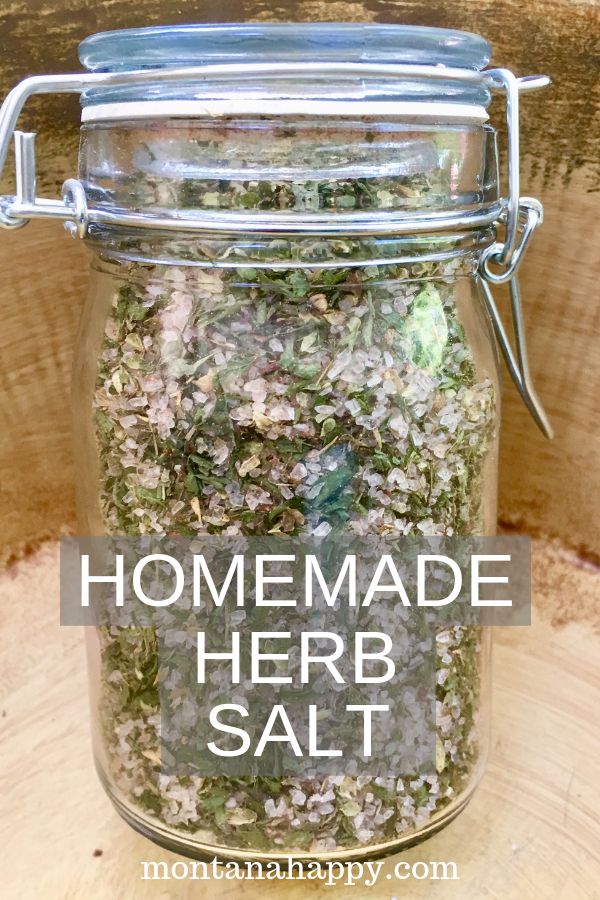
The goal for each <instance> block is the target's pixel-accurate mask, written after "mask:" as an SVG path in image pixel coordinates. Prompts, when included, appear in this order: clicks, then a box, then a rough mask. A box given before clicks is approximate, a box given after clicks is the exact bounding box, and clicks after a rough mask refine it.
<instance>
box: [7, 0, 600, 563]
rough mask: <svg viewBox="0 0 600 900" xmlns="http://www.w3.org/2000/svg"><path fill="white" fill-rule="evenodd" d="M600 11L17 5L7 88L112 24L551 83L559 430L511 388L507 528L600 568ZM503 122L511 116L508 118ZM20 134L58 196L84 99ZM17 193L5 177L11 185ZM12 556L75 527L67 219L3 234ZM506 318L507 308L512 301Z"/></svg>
mask: <svg viewBox="0 0 600 900" xmlns="http://www.w3.org/2000/svg"><path fill="white" fill-rule="evenodd" d="M598 12H599V7H598V4H597V3H596V2H595V0H540V2H537V3H536V4H535V5H532V6H529V7H523V5H522V4H520V3H517V2H516V0H450V2H446V0H444V2H441V0H438V2H418V0H402V2H400V0H366V2H364V3H359V2H309V0H304V2H296V3H293V2H288V3H281V4H280V3H277V2H274V3H266V2H261V0H229V2H228V3H227V5H226V7H224V5H223V4H218V3H215V2H204V3H202V4H201V5H200V6H198V4H197V3H195V2H192V0H180V2H179V3H178V4H176V5H175V6H173V5H170V4H167V3H165V2H164V0H140V2H138V3H136V4H135V5H132V4H128V3H125V2H122V0H111V2H100V3H97V4H94V5H93V7H92V6H91V5H89V4H87V3H84V2H82V0H53V2H40V0H31V2H29V0H13V2H11V3H9V4H8V5H7V6H5V7H4V9H3V10H0V51H1V52H0V91H5V90H8V88H9V87H10V86H11V85H12V84H14V83H15V81H16V80H18V79H19V78H21V77H24V76H25V75H27V74H29V73H31V72H49V71H73V70H74V69H77V67H78V63H77V59H76V44H77V42H78V41H79V40H80V39H81V38H82V37H84V36H85V35H86V34H88V33H90V32H93V31H96V30H102V29H107V28H116V27H124V26H132V25H142V24H146V25H147V24H156V23H159V22H174V21H194V20H197V21H218V20H220V19H226V20H229V21H234V20H244V19H253V20H256V19H258V20H267V19H278V20H285V19H298V20H313V21H319V20H323V21H324V20H340V19H342V20H343V19H346V20H354V21H376V22H385V21H387V22H401V21H403V22H408V23H413V24H435V25H441V26H453V27H459V28H467V29H470V30H473V31H479V32H480V33H482V34H485V35H486V37H488V38H489V39H490V40H491V42H492V44H493V46H494V61H495V62H496V63H497V64H502V65H507V66H509V67H511V68H512V69H513V70H514V71H515V72H517V73H518V74H523V73H530V72H540V71H544V72H548V73H549V74H550V75H551V76H552V77H553V80H554V85H553V87H552V88H551V89H550V90H548V91H547V92H546V93H544V94H537V95H533V96H531V97H527V98H524V100H523V116H522V118H523V122H522V131H523V186H522V190H523V193H525V194H527V193H529V194H534V195H537V196H539V197H540V198H541V199H542V200H543V202H544V205H545V207H546V223H545V225H544V227H543V229H542V230H541V231H540V232H539V233H538V234H537V235H536V236H535V238H534V241H533V244H532V247H531V250H530V252H529V255H528V258H527V260H526V263H525V265H524V268H523V273H522V282H523V295H524V300H525V305H526V318H527V323H528V326H529V334H530V344H531V356H532V368H533V375H534V378H535V380H536V382H537V383H538V385H539V390H540V393H541V395H542V397H543V399H544V401H545V403H546V405H547V407H548V409H549V411H550V414H551V416H552V419H553V421H554V424H555V426H556V431H557V438H556V440H555V441H554V443H552V444H549V443H547V442H545V441H544V439H543V438H541V437H540V436H539V435H538V434H537V433H536V431H535V428H534V426H533V425H532V423H531V421H530V419H529V417H528V415H527V413H526V412H525V410H524V409H523V407H522V405H521V404H520V401H519V399H518V397H517V396H516V393H515V391H514V389H513V388H512V386H510V385H508V387H507V395H506V404H505V411H504V437H503V444H502V468H501V494H500V517H501V520H502V521H503V522H505V523H506V524H508V525H511V526H514V527H517V528H520V529H522V530H526V531H530V532H532V533H536V534H540V533H541V534H547V535H551V536H558V537H560V538H561V539H562V540H563V541H564V542H566V543H568V544H569V545H570V546H572V547H573V548H575V549H577V550H578V551H579V552H581V553H582V554H584V555H585V556H587V557H590V558H596V557H598V556H599V555H600V542H599V540H598V515H597V497H598V492H599V489H600V415H599V412H600V399H599V397H600V394H599V392H598V387H597V386H598V384H599V383H600V349H599V338H600V304H599V302H598V287H597V285H598V280H599V275H600V242H598V240H597V238H596V234H597V227H596V219H597V217H598V213H599V205H598V194H597V188H598V185H599V183H600V179H599V166H598V161H599V159H600V156H599V153H598V151H599V148H600V135H599V132H600V119H599V117H598V44H599V33H600V32H599V28H598V21H599V17H598ZM496 116H497V118H498V117H500V118H501V110H500V109H498V108H496ZM22 125H23V127H26V128H36V127H37V128H38V129H39V131H40V139H39V141H38V143H39V148H40V151H41V152H40V159H39V184H40V189H43V190H44V191H45V192H46V193H47V195H52V194H54V193H56V191H57V190H58V188H59V185H60V184H61V182H62V180H63V179H64V178H65V177H66V176H69V175H72V174H73V173H74V171H75V158H76V144H77V104H76V101H75V99H74V98H69V100H66V99H65V98H50V97H46V98H42V99H41V100H39V101H36V102H35V103H33V104H32V106H31V108H30V109H29V108H28V111H27V113H26V114H25V115H24V116H23V123H22ZM8 180H9V179H6V178H5V179H4V182H5V188H7V187H8ZM0 266H1V267H2V276H3V277H2V282H1V285H0V315H1V321H2V328H1V329H0V371H1V374H0V391H1V397H2V399H1V400H0V502H1V503H2V510H3V527H2V537H3V542H2V547H1V549H0V559H2V558H3V559H4V560H6V559H9V558H14V557H15V556H18V555H19V554H20V553H22V552H23V550H25V549H27V548H28V547H32V546H36V545H37V544H39V542H40V541H41V540H43V539H45V538H48V537H51V536H55V535H56V534H58V533H59V531H60V530H61V528H64V527H66V528H69V527H73V525H74V487H73V467H72V457H71V446H70V404H69V380H70V364H71V357H72V351H73V346H74V342H75V335H76V327H77V320H78V318H79V313H80V310H81V306H82V302H83V298H84V294H85V281H86V275H85V272H86V267H87V260H86V254H85V252H84V250H83V249H82V247H81V246H80V245H78V244H77V243H76V242H75V241H72V240H70V239H69V238H67V237H66V235H64V233H63V232H62V229H61V228H60V226H59V225H56V224H39V223H32V224H30V225H28V226H27V227H26V228H25V229H23V230H20V231H17V232H15V233H8V232H3V233H0ZM503 307H504V309H505V310H506V304H503Z"/></svg>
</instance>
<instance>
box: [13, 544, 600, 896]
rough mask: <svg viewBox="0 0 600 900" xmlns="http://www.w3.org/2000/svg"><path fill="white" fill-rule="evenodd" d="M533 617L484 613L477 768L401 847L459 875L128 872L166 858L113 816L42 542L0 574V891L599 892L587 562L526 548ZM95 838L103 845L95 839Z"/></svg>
mask: <svg viewBox="0 0 600 900" xmlns="http://www.w3.org/2000/svg"><path fill="white" fill-rule="evenodd" d="M534 591H535V599H534V613H533V624H532V625H531V626H530V627H526V628H503V629H500V628H499V629H497V633H496V641H495V658H494V736H493V741H492V747H493V749H492V754H491V759H490V762H489V766H488V769H487V774H486V775H485V778H484V780H483V783H482V785H481V787H480V789H479V791H478V792H477V794H476V796H475V799H474V800H473V801H472V803H471V804H470V806H469V807H468V808H467V809H466V811H465V812H464V813H463V814H462V815H461V816H460V817H459V818H458V819H457V820H456V821H455V822H454V823H453V824H452V825H450V826H449V827H448V828H447V829H446V830H445V831H443V832H442V833H441V834H439V835H437V836H436V837H434V838H432V839H430V840H429V841H428V842H426V843H425V844H423V845H421V846H420V847H416V848H414V849H412V850H410V851H408V852H407V853H405V854H404V856H403V859H405V860H407V861H409V862H410V861H415V860H423V861H430V860H435V861H448V860H452V861H454V862H456V863H457V866H458V872H459V879H460V880H459V881H416V880H412V879H411V880H410V881H394V880H391V879H389V880H388V879H387V878H386V875H387V874H390V873H391V872H392V867H393V862H394V861H393V860H392V861H390V862H387V863H386V864H385V867H384V869H383V874H382V876H380V879H379V881H378V883H377V885H376V886H375V887H371V888H367V887H365V886H361V887H354V888H350V887H325V886H322V885H320V884H319V883H318V882H314V883H309V882H306V881H304V882H300V881H297V882H288V883H285V884H284V883H279V884H278V883H277V882H266V881H265V882H254V883H252V882H247V883H245V884H240V883H239V882H235V881H229V882H226V881H213V882H193V881H189V882H178V881H155V882H148V881H142V880H141V875H142V868H141V864H140V863H141V860H144V859H145V860H165V861H171V862H172V861H174V860H175V859H176V857H175V856H174V855H172V854H169V853H166V852H165V851H163V850H160V849H159V848H157V847H154V846H153V845H152V844H150V843H148V842H147V841H146V840H145V839H143V838H142V837H140V836H138V835H137V834H135V833H134V832H133V831H132V830H131V829H130V828H129V827H128V826H127V825H125V824H124V823H123V822H122V821H121V820H120V818H119V817H118V816H117V814H116V813H115V812H113V810H112V807H111V805H110V803H109V801H108V800H107V799H106V798H105V796H104V794H103V792H102V789H101V787H100V785H99V783H98V781H97V779H96V775H95V773H94V770H93V766H92V760H91V749H90V739H89V720H88V706H87V683H86V680H87V674H86V666H85V656H84V648H83V640H82V633H81V629H79V628H60V627H59V626H58V624H57V622H58V559H57V550H56V546H55V545H49V546H46V547H45V548H43V549H42V550H40V551H39V552H38V553H37V554H35V555H33V556H31V557H29V558H28V559H26V560H24V561H22V562H20V563H18V564H17V565H16V566H15V567H13V568H12V569H9V570H8V571H7V572H5V573H4V574H3V576H2V577H1V578H0V627H1V630H2V635H3V640H2V643H1V645H0V698H1V699H0V747H1V751H0V797H1V798H2V800H1V801H0V802H1V804H2V816H1V820H0V821H1V824H0V848H1V850H0V853H1V859H2V864H1V867H0V878H1V884H2V888H1V889H0V894H1V896H2V897H3V898H6V900H20V898H25V900H138V898H191V897H194V898H196V897H203V898H209V900H212V898H217V897H219V898H221V897H223V898H226V900H227V898H234V897H235V898H240V900H255V898H258V897H259V896H260V897H261V900H262V898H265V900H269V898H280V897H283V896H285V897H286V900H300V898H304V897H313V896H317V895H319V896H320V895H321V894H324V895H326V896H327V897H330V898H331V900H340V898H344V900H345V898H347V897H350V898H356V900H360V898H363V897H370V898H374V900H390V898H392V897H397V898H398V900H400V898H404V897H408V898H411V900H413V898H415V900H419V898H421V897H433V898H452V900H454V898H460V900H463V898H473V900H475V898H477V900H481V898H501V900H592V898H600V821H599V816H598V811H599V809H600V724H599V717H598V709H599V708H600V677H599V673H598V661H599V659H600V654H599V649H600V606H599V604H598V597H599V591H600V574H599V573H598V571H597V570H595V569H594V568H593V567H592V566H591V565H589V564H584V563H581V562H580V561H578V560H577V559H576V558H575V557H572V556H570V555H568V554H567V553H566V552H565V551H563V550H561V549H560V547H559V546H558V545H555V544H546V543H542V542H536V544H535V548H534ZM98 851H101V853H100V852H98Z"/></svg>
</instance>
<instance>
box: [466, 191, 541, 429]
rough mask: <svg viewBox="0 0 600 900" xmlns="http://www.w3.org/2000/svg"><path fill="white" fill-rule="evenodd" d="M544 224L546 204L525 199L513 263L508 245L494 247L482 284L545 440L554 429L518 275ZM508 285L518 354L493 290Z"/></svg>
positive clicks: (484, 262) (487, 254) (484, 261)
mask: <svg viewBox="0 0 600 900" xmlns="http://www.w3.org/2000/svg"><path fill="white" fill-rule="evenodd" d="M542 220H543V207H542V204H541V203H540V202H539V201H538V200H535V199H533V198H532V197H523V198H522V199H521V202H520V204H519V228H518V229H517V242H516V245H515V248H514V252H513V254H512V257H511V259H510V261H509V262H508V264H504V265H503V263H502V257H503V248H504V244H502V243H495V244H492V245H491V246H490V247H488V248H486V250H484V251H483V252H482V254H481V256H480V258H479V280H480V284H481V288H482V291H483V296H484V299H485V303H486V306H487V310H488V313H489V315H490V318H491V320H492V325H493V327H494V332H495V334H496V340H497V341H498V344H499V346H500V350H501V351H502V355H503V357H504V360H505V362H506V367H507V369H508V371H509V374H510V376H511V378H512V380H513V382H514V384H515V387H516V388H517V390H518V392H519V394H520V395H521V399H522V400H523V402H524V404H525V406H526V407H527V409H528V410H529V412H530V413H531V416H532V417H533V420H534V422H535V423H536V425H537V426H538V428H539V429H540V431H541V432H542V434H543V435H544V436H545V437H547V438H549V439H552V438H553V437H554V429H553V428H552V424H551V422H550V420H549V418H548V416H547V414H546V411H545V409H544V407H543V405H542V402H541V400H540V398H539V397H538V395H537V392H536V390H535V387H534V385H533V382H532V380H531V372H530V368H529V357H528V353H527V339H526V336H525V323H524V320H523V304H522V302H521V290H520V287H519V277H518V274H517V269H518V266H519V264H520V262H521V260H522V259H523V254H524V252H525V249H526V247H527V245H528V243H529V240H530V238H531V235H532V234H533V232H534V231H535V229H536V228H537V227H538V225H540V224H541V223H542ZM492 263H494V264H495V265H496V269H495V270H494V269H492V268H491V264H492ZM504 283H508V288H509V292H510V304H511V312H512V321H513V329H514V335H515V346H516V354H515V351H514V350H513V348H512V346H511V342H510V340H509V338H508V335H507V333H506V329H505V327H504V323H503V322H502V317H501V315H500V312H499V311H498V307H497V305H496V301H495V300H494V297H493V294H492V288H491V287H490V285H493V284H504Z"/></svg>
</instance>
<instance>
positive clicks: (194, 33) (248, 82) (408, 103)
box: [79, 22, 491, 122]
mask: <svg viewBox="0 0 600 900" xmlns="http://www.w3.org/2000/svg"><path fill="white" fill-rule="evenodd" d="M490 55H491V50H490V46H489V44H488V43H487V41H485V40H484V39H483V38H482V37H480V36H479V35H476V34H470V33H468V32H464V31H452V30H449V29H444V28H425V27H419V26H409V25H377V24H362V23H343V24H339V23H332V24H330V23H321V22H319V23H243V24H226V25H213V24H205V25H174V26H166V27H154V28H132V29H125V30H121V31H110V32H103V33H99V34H94V35H91V36H90V37H88V38H86V39H85V40H84V41H82V43H81V44H80V46H79V58H80V60H81V62H82V64H83V65H84V66H85V67H86V68H87V69H89V70H90V71H92V72H112V73H128V72H132V73H133V72H145V73H146V76H147V77H146V78H145V79H143V80H140V79H139V78H133V79H131V80H130V81H127V82H126V83H119V84H110V85H102V86H97V87H96V86H94V87H91V88H89V89H87V90H86V91H84V93H83V94H82V105H83V108H84V109H83V121H94V122H96V121H106V120H107V119H124V118H126V119H131V118H147V117H155V116H194V115H210V116H214V115H239V114H245V113H250V114H264V113H269V114H271V115H273V114H274V115H278V114H295V115H304V114H307V115H331V114H334V115H336V114H337V115H363V116H364V115H408V116H415V117H419V118H420V117H425V118H427V117H432V116H437V117H439V116H440V115H441V116H442V117H443V118H448V119H451V120H456V119H461V120H468V121H470V120H479V121H482V120H485V119H486V118H487V114H486V112H485V108H486V106H487V105H488V103H489V101H490V92H489V85H488V84H487V83H486V81H485V79H484V78H483V76H482V75H480V73H481V70H482V69H483V68H484V67H485V66H486V65H487V63H488V62H489V59H490ZM199 66H202V67H206V76H205V77H201V78H199V77H198V76H197V75H196V76H195V77H194V78H193V79H188V78H186V77H185V76H184V75H181V76H179V75H178V77H177V78H176V79H173V80H172V81H164V80H161V81H160V82H159V81H153V80H152V78H151V77H148V75H149V74H150V73H149V72H148V70H150V71H151V70H157V71H158V70H161V71H162V72H163V73H164V70H165V69H178V70H179V71H180V72H181V71H182V70H183V69H184V68H185V67H194V68H196V69H197V67H199ZM396 66H402V67H405V68H406V67H412V70H411V72H410V73H409V74H407V73H406V72H404V73H403V74H401V75H399V73H398V72H395V71H394V67H396ZM422 67H426V68H422ZM433 67H437V68H439V69H440V70H441V71H439V72H438V73H436V72H434V75H435V77H432V72H431V70H432V68H433Z"/></svg>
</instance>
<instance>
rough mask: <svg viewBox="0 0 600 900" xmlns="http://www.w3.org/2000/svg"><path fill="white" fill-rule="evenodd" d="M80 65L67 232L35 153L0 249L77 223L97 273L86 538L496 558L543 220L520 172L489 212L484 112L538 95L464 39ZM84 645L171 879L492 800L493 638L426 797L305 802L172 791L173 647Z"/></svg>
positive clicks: (210, 782)
mask: <svg viewBox="0 0 600 900" xmlns="http://www.w3.org/2000/svg"><path fill="white" fill-rule="evenodd" d="M80 55H81V60H82V62H83V63H84V65H85V66H86V67H87V68H88V69H90V70H92V73H94V74H92V75H88V76H85V75H84V76H73V77H72V78H71V81H68V80H67V78H69V77H70V76H68V77H67V76H65V82H64V84H62V85H60V84H59V86H58V89H59V90H78V91H81V92H82V99H83V126H82V137H81V150H80V161H79V180H78V181H74V180H70V181H69V182H67V183H66V186H65V201H64V203H63V204H61V210H57V209H56V205H55V208H54V211H53V212H52V211H51V208H52V204H51V202H50V201H37V202H36V201H35V198H34V196H32V194H31V190H29V191H28V189H27V184H26V180H27V171H28V169H29V170H32V168H33V162H32V161H33V149H32V141H31V140H30V139H29V136H23V135H20V136H18V138H17V155H18V159H19V160H20V168H19V172H18V178H19V188H18V192H17V197H16V198H4V199H5V202H4V205H3V206H2V210H3V211H2V217H3V222H4V224H5V225H7V226H10V225H11V224H17V223H20V222H21V221H22V220H23V219H25V218H27V217H31V216H33V215H35V214H46V215H56V216H59V215H61V216H62V217H63V218H68V219H69V221H68V223H67V224H68V226H69V228H70V230H71V231H72V232H73V233H76V234H77V233H78V234H79V235H80V236H82V237H85V239H86V242H87V244H88V246H89V247H90V249H91V250H92V251H93V266H92V280H91V289H90V294H89V298H88V302H87V305H86V307H85V312H84V315H83V321H82V327H81V332H80V337H79V341H78V349H77V358H76V362H75V376H74V387H73V398H74V405H75V439H76V460H77V472H78V482H77V483H78V491H79V530H80V533H82V534H86V535H104V534H109V535H153V534H158V535H162V534H165V535H184V536H187V537H194V536H200V537H201V536H203V535H207V534H211V535H213V534H223V535H230V536H234V535H252V536H254V535H256V536H262V535H267V534H270V535H273V534H275V535H282V536H288V537H294V536H296V535H300V534H311V535H312V536H313V537H314V538H325V537H327V535H328V534H329V533H330V531H331V530H332V529H339V528H343V529H345V530H346V531H347V532H348V533H350V534H353V535H357V536H361V535H367V534H376V535H382V536H386V535H403V534H411V533H422V534H424V535H453V534H457V535H488V534H493V533H494V529H495V523H496V493H497V462H498V432H499V419H500V382H499V374H498V365H497V350H496V342H495V340H494V330H496V333H497V336H498V338H499V340H500V344H501V347H502V350H503V351H504V353H505V355H507V359H508V362H509V366H510V367H511V372H512V374H513V376H514V377H515V381H516V383H517V386H518V387H519V389H520V390H521V392H522V393H523V395H524V398H525V400H526V402H527V403H528V405H529V406H530V408H531V409H532V411H533V412H534V415H536V417H537V419H538V421H539V422H541V423H542V424H543V425H545V420H544V418H543V411H541V410H540V408H539V405H538V401H537V398H536V397H535V395H534V394H533V393H532V391H531V387H530V385H529V383H528V379H527V372H526V357H525V354H524V347H523V344H522V333H521V332H520V331H519V332H518V335H517V337H518V339H519V342H520V345H519V349H520V353H521V356H520V362H521V363H523V365H522V366H521V365H520V363H519V362H517V361H516V359H515V357H514V356H513V355H512V354H511V351H510V346H509V345H508V342H507V339H506V334H505V332H504V330H503V328H502V324H501V322H500V319H499V317H498V314H497V310H496V307H495V305H494V303H493V299H492V297H491V293H490V289H489V282H493V281H501V280H505V281H507V280H509V278H510V279H511V286H512V288H513V301H514V309H515V313H516V314H517V315H518V311H519V307H518V299H519V298H518V287H517V283H516V280H515V279H514V271H515V268H516V264H517V262H518V261H519V257H520V255H521V253H522V250H523V247H524V245H525V243H526V241H527V239H528V237H529V235H530V233H531V231H532V230H533V228H534V227H535V225H536V224H537V220H538V218H539V213H540V209H539V206H538V205H537V204H535V202H534V201H529V203H523V204H521V206H519V205H518V171H517V172H515V167H514V160H513V159H512V156H511V157H510V159H511V160H512V162H511V166H512V168H511V170H510V171H509V187H510V196H509V198H508V200H503V199H501V197H500V193H499V186H498V166H497V153H496V141H495V131H494V129H493V128H492V127H491V126H490V125H489V124H488V123H487V113H486V107H487V105H488V102H489V99H490V90H491V89H493V88H494V87H498V86H504V87H505V88H506V91H507V94H508V96H509V99H510V100H511V101H512V107H511V109H510V114H511V115H514V113H515V103H516V99H515V96H516V98H517V100H518V92H519V87H521V88H523V87H524V86H526V82H525V81H523V82H522V83H521V84H519V83H518V82H517V81H516V79H512V76H510V77H509V76H508V75H506V74H504V75H499V74H498V72H502V70H497V71H496V70H495V74H494V72H492V74H491V75H488V74H486V73H484V72H483V71H482V69H483V67H484V66H485V65H486V64H487V62H488V60H489V48H488V46H487V44H486V43H485V41H483V40H482V39H481V38H479V37H477V36H475V35H469V34H465V33H461V32H449V31H444V30H437V29H421V28H416V29H415V28H406V27H400V26H364V25H332V26H329V25H324V24H319V25H318V26H312V25H252V26H250V25H247V26H218V27H216V26H197V27H192V26H182V27H174V28H164V29H158V28H154V29H141V30H134V31H126V32H114V33H108V34H100V35H94V36H93V37H91V38H88V39H87V40H86V41H84V42H83V44H82V45H81V50H80ZM511 79H512V80H511ZM38 81H39V79H38ZM54 84H56V81H55V82H54ZM515 85H516V88H515ZM529 86H534V85H531V84H530V85H529ZM511 91H512V93H511ZM515 91H516V95H515ZM513 127H514V122H513ZM511 140H512V141H513V142H514V141H515V140H516V138H515V135H514V132H513V134H512V135H511ZM512 146H513V148H514V143H513V145H512ZM515 178H516V179H517V180H516V185H515ZM515 187H516V191H517V193H516V202H515V194H514V191H515ZM9 200H10V202H8V201H9ZM43 203H45V204H46V206H45V207H44V209H42V204H43ZM40 210H41V211H40ZM499 225H502V226H504V227H505V237H504V241H503V242H501V241H500V240H499V238H498V226H499ZM482 273H483V276H485V277H482ZM88 637H89V649H90V654H89V655H90V674H91V681H92V711H93V721H94V744H95V756H96V761H97V766H98V770H99V773H100V777H101V779H102V781H103V784H104V786H105V788H106V790H107V792H108V793H109V795H110V797H111V799H112V800H113V802H114V803H115V805H116V807H117V809H118V810H119V812H120V813H121V814H122V815H123V816H124V817H125V818H126V819H127V820H128V821H129V822H130V823H131V824H132V825H133V826H134V827H135V828H137V829H139V830H140V831H142V832H143V833H145V834H147V835H148V836H149V837H151V838H152V839H154V840H156V841H157V842H159V843H161V844H163V845H165V846H168V847H170V848H172V849H175V850H177V851H179V852H182V853H186V854H189V855H191V856H199V857H203V856H210V857H211V858H212V857H213V856H214V855H217V856H219V857H220V858H235V859H257V860H266V859H273V858H277V857H278V856H287V855H290V854H291V855H293V856H295V857H298V858H300V859H313V858H327V859H340V860H344V859H350V858H365V857H369V856H375V855H381V854H384V853H389V852H394V851H396V850H398V849H400V848H402V847H404V846H406V845H408V844H411V843H414V842H415V841H417V840H420V839H422V838H424V837H426V836H427V835H429V834H431V833H432V832H433V831H435V830H437V829H439V828H440V827H442V826H443V825H444V824H446V823H447V822H448V821H450V820H451V819H452V818H453V817H454V816H455V815H456V814H457V813H458V812H459V811H460V810H461V809H462V808H463V807H464V806H465V804H466V803H467V801H468V800H469V798H470V797H471V795H472V793H473V790H474V789H475V787H476V785H477V782H478V779H479V777H480V775H481V772H482V768H483V765H484V761H485V755H486V746H487V727H488V718H489V716H488V712H489V710H488V705H489V704H488V694H489V658H488V656H489V653H488V651H489V637H488V636H487V634H486V633H484V632H482V630H481V629H480V628H479V627H476V626H452V627H448V628H445V629H443V630H440V631H439V633H438V634H437V655H436V661H437V689H436V728H437V742H436V746H437V752H436V767H435V771H432V772H431V773H430V774H428V775H418V776H417V775H415V774H414V773H411V772H398V773H397V775H396V776H395V777H390V778H371V777H368V776H366V775H364V776H363V775H360V774H358V773H356V772H355V773H353V774H350V775H349V774H347V773H340V774H339V775H335V776H327V777H323V778H321V779H312V780H309V781H307V780H301V779H294V778H287V779H286V778H280V779H274V778H262V779H261V778H254V779H243V778H237V779H233V778H226V777H215V778H200V777H194V776H189V775H187V776H185V777H181V778H179V777H177V776H173V775H165V774H162V773H161V759H160V743H159V732H160V712H161V711H160V705H159V694H158V686H157V682H158V653H157V646H156V636H155V635H154V634H153V633H152V631H151V630H150V631H148V630H146V631H144V632H142V631H139V630H138V631H136V630H116V629H110V628H99V629H97V630H96V631H93V630H91V629H88Z"/></svg>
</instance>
